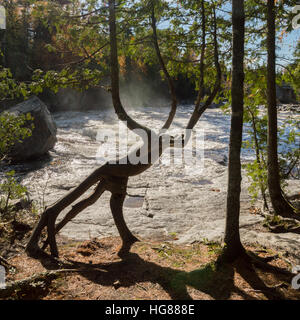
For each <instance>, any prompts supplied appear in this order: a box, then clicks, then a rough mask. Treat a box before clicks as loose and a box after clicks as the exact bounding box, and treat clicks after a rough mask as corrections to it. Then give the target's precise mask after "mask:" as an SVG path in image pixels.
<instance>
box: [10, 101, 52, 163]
mask: <svg viewBox="0 0 300 320" xmlns="http://www.w3.org/2000/svg"><path fill="white" fill-rule="evenodd" d="M8 111H9V112H10V113H14V114H16V115H20V114H27V113H30V114H31V116H32V117H33V124H34V129H33V131H32V135H31V136H30V137H28V138H26V139H24V140H23V141H22V142H21V143H17V144H16V145H14V147H13V149H12V151H11V152H10V158H11V159H12V160H13V161H18V162H19V161H25V160H30V159H34V158H38V157H40V156H42V155H44V154H46V153H47V152H48V151H49V150H50V149H52V148H53V147H54V145H55V143H56V141H57V139H56V131H57V128H56V125H55V122H54V120H53V118H52V116H51V114H50V112H49V110H48V109H47V106H46V105H45V104H44V103H43V102H42V101H41V100H40V99H39V98H37V97H36V96H33V97H31V98H30V99H28V100H26V101H24V102H21V103H19V104H17V105H16V106H15V107H13V108H10V109H9V110H8ZM28 125H30V123H28Z"/></svg>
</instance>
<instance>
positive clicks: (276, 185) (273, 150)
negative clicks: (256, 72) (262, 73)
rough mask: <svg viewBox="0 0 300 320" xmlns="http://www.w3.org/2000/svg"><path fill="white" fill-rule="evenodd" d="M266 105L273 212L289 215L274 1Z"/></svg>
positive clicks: (270, 15) (270, 14)
mask: <svg viewBox="0 0 300 320" xmlns="http://www.w3.org/2000/svg"><path fill="white" fill-rule="evenodd" d="M267 29H268V34H267V47H268V65H267V105H268V147H267V152H268V162H267V163H268V187H269V193H270V198H271V203H272V207H273V209H274V212H275V214H277V215H281V216H289V215H292V214H293V213H294V210H293V208H292V206H291V205H290V204H289V203H288V202H287V200H286V199H285V198H284V196H283V194H282V189H281V186H280V173H279V164H278V153H277V149H278V142H277V131H278V129H277V106H276V69H275V68H276V53H275V1H274V0H268V3H267Z"/></svg>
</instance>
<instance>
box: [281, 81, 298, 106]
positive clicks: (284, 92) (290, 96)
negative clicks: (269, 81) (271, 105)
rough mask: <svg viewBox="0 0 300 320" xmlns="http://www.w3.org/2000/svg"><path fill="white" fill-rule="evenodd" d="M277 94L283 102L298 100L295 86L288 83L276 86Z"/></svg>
mask: <svg viewBox="0 0 300 320" xmlns="http://www.w3.org/2000/svg"><path fill="white" fill-rule="evenodd" d="M276 96H277V99H278V100H279V101H280V102H281V103H296V102H297V99H296V94H295V92H294V90H293V88H292V87H291V86H290V85H288V84H286V83H283V84H282V85H281V86H278V85H277V86H276Z"/></svg>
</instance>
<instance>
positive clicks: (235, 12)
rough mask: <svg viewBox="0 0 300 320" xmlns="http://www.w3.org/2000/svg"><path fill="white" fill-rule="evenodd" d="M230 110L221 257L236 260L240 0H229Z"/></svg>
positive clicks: (241, 43) (241, 72) (242, 11)
mask: <svg viewBox="0 0 300 320" xmlns="http://www.w3.org/2000/svg"><path fill="white" fill-rule="evenodd" d="M232 33H233V37H232V84H231V97H232V114H231V130H230V144H229V166H228V190H227V203H226V227H225V239H224V241H225V244H226V246H225V249H224V253H223V258H224V259H225V260H226V261H233V260H235V259H236V258H237V257H238V256H239V255H240V254H241V253H243V252H244V248H243V246H242V244H241V240H240V232H239V216H240V193H241V181H242V176H241V159H240V154H241V146H242V135H243V109H244V41H245V39H244V36H245V9H244V1H243V0H232Z"/></svg>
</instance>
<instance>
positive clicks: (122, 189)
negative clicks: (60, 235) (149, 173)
mask: <svg viewBox="0 0 300 320" xmlns="http://www.w3.org/2000/svg"><path fill="white" fill-rule="evenodd" d="M101 168H102V167H101ZM101 168H99V169H101ZM99 169H97V170H96V171H94V173H92V174H91V175H90V176H89V177H88V178H86V179H85V180H84V181H83V182H82V183H81V184H80V185H79V186H78V187H77V188H75V189H74V190H73V191H71V192H70V193H69V194H67V195H66V196H65V197H63V198H62V199H61V200H59V201H58V202H57V203H55V204H54V205H53V206H51V207H49V208H47V209H46V210H45V211H44V212H43V214H42V216H41V218H40V221H39V223H38V225H37V226H36V228H35V230H34V232H33V234H32V236H31V238H30V240H29V242H28V244H27V247H26V252H27V254H28V255H29V256H31V257H34V258H42V257H45V256H47V254H46V253H45V252H44V250H45V249H46V247H47V246H48V245H49V246H50V252H51V256H53V257H58V248H57V243H56V239H55V235H56V233H57V232H58V231H59V230H61V229H62V228H63V227H64V226H65V225H66V224H67V223H68V222H69V221H70V220H71V219H73V218H74V217H75V216H76V215H78V214H79V213H80V212H81V211H82V210H84V209H85V208H87V207H89V206H91V205H92V204H94V203H95V202H96V201H97V200H98V199H99V198H100V197H101V195H102V194H103V192H104V191H106V190H107V191H110V192H111V193H112V196H111V200H110V207H111V211H112V215H113V218H114V221H115V224H116V226H117V229H118V231H119V233H120V236H121V239H122V241H123V245H122V248H121V250H120V253H119V255H120V256H123V255H125V254H126V252H128V251H129V250H130V247H131V245H132V244H133V243H134V242H136V241H138V239H137V238H136V237H135V236H134V235H133V234H132V233H131V231H130V230H129V229H128V227H127V225H126V222H125V220H124V216H123V203H124V199H125V197H126V190H127V183H128V177H113V176H106V177H105V178H103V177H102V176H101V177H100V178H99V179H98V185H97V186H96V188H95V190H94V192H93V193H92V194H91V195H90V196H89V197H87V198H85V199H84V200H81V201H79V202H78V203H77V204H75V205H74V206H73V207H72V209H71V210H70V211H69V212H68V213H67V214H66V216H65V217H64V218H63V219H62V221H60V222H59V223H58V224H57V225H55V221H56V219H57V217H58V215H59V214H60V213H61V212H62V210H64V209H65V208H66V207H68V206H69V205H70V204H72V203H73V202H75V201H76V200H77V199H78V198H79V197H80V196H81V195H82V194H83V193H84V192H85V191H86V190H88V189H89V188H90V187H91V186H92V185H93V184H95V182H97V180H96V177H97V175H99V172H101V171H100V170H99ZM102 172H103V171H102ZM44 228H47V233H48V237H47V239H46V241H45V242H44V244H43V246H42V248H40V247H39V245H38V242H39V239H40V237H41V233H42V231H43V229H44Z"/></svg>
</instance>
